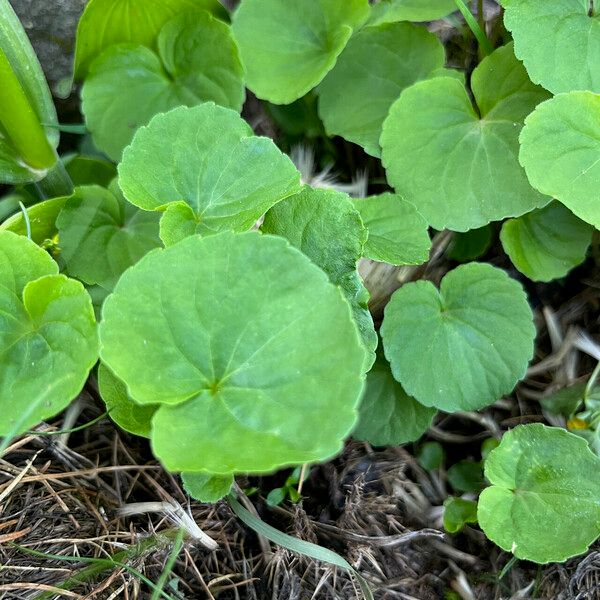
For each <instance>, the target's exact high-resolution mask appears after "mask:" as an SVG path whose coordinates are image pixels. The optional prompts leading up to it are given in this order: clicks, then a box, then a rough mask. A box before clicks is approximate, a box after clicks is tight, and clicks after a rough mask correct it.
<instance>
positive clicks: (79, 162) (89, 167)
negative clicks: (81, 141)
mask: <svg viewBox="0 0 600 600" xmlns="http://www.w3.org/2000/svg"><path fill="white" fill-rule="evenodd" d="M62 161H63V164H64V165H65V169H66V170H67V173H68V174H69V177H70V178H71V181H72V182H73V185H74V186H81V185H101V186H102V187H108V185H109V184H110V182H111V181H112V180H113V179H114V178H115V177H116V176H117V167H116V166H115V165H114V164H112V163H110V162H108V161H107V160H103V159H101V158H97V157H94V156H82V155H79V154H74V155H72V156H69V157H63V159H62Z"/></svg>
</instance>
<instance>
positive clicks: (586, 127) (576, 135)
mask: <svg viewBox="0 0 600 600" xmlns="http://www.w3.org/2000/svg"><path fill="white" fill-rule="evenodd" d="M520 141H521V153H520V155H519V159H520V161H521V164H522V165H523V166H524V167H525V171H527V176H528V177H529V181H530V182H531V185H533V187H535V188H536V189H538V190H540V192H542V193H543V194H548V195H551V196H553V197H554V198H556V199H557V200H560V201H561V202H562V203H563V204H564V205H565V206H566V207H567V208H569V209H570V210H571V211H572V212H573V213H575V214H576V215H577V216H578V217H579V218H580V219H583V220H584V221H586V222H587V223H590V224H591V225H593V226H594V227H596V229H599V228H600V95H596V94H592V93H591V92H571V93H569V94H559V95H558V96H555V97H554V98H552V99H551V100H548V101H547V102H544V103H543V104H540V105H539V106H538V107H537V108H536V109H535V111H534V112H533V113H532V114H531V115H529V117H527V119H526V120H525V127H524V129H523V131H522V132H521V137H520Z"/></svg>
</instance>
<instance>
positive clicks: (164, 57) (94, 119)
mask: <svg viewBox="0 0 600 600" xmlns="http://www.w3.org/2000/svg"><path fill="white" fill-rule="evenodd" d="M206 101H214V102H216V103H217V104H220V105H222V106H227V107H228V108H232V109H235V110H237V111H239V110H241V107H242V103H243V101H244V82H243V71H242V65H241V63H240V60H239V57H238V51H237V47H236V45H235V42H234V40H233V37H232V35H231V31H230V28H229V25H226V24H225V23H223V22H222V21H220V20H219V19H216V18H214V17H213V16H212V15H210V14H209V13H207V12H206V11H202V12H197V13H193V14H192V15H190V14H189V13H188V14H183V15H180V16H178V17H175V19H173V20H171V21H169V22H168V23H166V25H165V26H164V27H163V28H162V29H161V31H160V34H159V36H158V56H157V55H156V54H155V53H154V52H153V51H152V50H150V49H148V48H146V47H144V46H136V45H133V44H119V45H117V46H113V47H111V48H108V49H107V50H105V51H104V52H103V53H102V54H101V56H100V57H98V58H97V59H96V60H94V62H93V63H92V65H91V67H90V72H89V74H88V76H87V77H86V80H85V83H84V84H83V91H82V109H83V113H84V114H85V118H86V123H87V126H88V129H89V130H90V132H91V133H92V136H93V138H94V142H95V143H96V145H97V146H98V148H100V150H102V151H103V152H106V154H108V156H110V157H111V158H112V159H113V160H115V161H118V160H119V159H120V157H121V153H122V152H123V149H124V148H125V146H127V145H128V144H129V143H130V142H131V139H132V138H133V135H134V134H135V132H136V130H137V129H138V128H139V127H140V126H141V125H146V124H147V123H148V121H149V120H150V119H151V118H152V117H153V116H154V115H156V114H158V113H160V112H166V111H168V110H170V109H171V108H175V107H177V106H181V105H184V106H195V105H197V104H201V103H202V102H206Z"/></svg>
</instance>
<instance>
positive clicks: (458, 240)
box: [446, 225, 494, 262]
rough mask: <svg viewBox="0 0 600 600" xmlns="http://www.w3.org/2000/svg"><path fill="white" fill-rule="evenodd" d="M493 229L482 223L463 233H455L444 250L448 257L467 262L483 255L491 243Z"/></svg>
mask: <svg viewBox="0 0 600 600" xmlns="http://www.w3.org/2000/svg"><path fill="white" fill-rule="evenodd" d="M493 239H494V229H493V227H492V226H491V225H484V226H483V227H479V228H478V229H471V230H470V231H466V232H464V233H455V234H454V235H453V236H452V239H451V240H450V243H449V244H448V250H447V251H446V253H447V256H448V258H450V259H451V260H456V261H458V262H469V261H472V260H476V259H478V258H479V257H480V256H483V255H484V254H485V253H486V252H487V251H488V249H489V247H490V246H491V245H492V241H493Z"/></svg>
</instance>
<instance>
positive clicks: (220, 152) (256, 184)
mask: <svg viewBox="0 0 600 600" xmlns="http://www.w3.org/2000/svg"><path fill="white" fill-rule="evenodd" d="M119 185H120V187H121V189H122V190H123V193H124V194H125V197H126V198H127V200H129V202H131V203H132V204H135V205H136V206H139V207H140V208H143V209H144V210H164V209H165V208H166V207H167V206H168V205H169V204H171V203H172V202H181V201H183V202H186V203H187V204H189V205H190V206H191V207H192V209H193V211H194V214H195V215H196V219H197V221H198V224H197V227H196V231H197V232H198V233H210V232H214V231H218V230H222V229H233V230H245V229H250V227H252V225H254V223H255V222H256V220H257V219H259V218H260V217H261V216H262V215H263V214H264V213H265V212H266V211H267V210H268V209H269V208H271V206H273V205H274V204H276V203H277V202H279V201H280V200H281V199H283V198H286V197H287V196H291V195H292V194H295V193H296V192H298V191H299V190H300V188H301V184H300V173H298V171H297V169H296V167H294V165H293V163H292V161H291V160H290V159H289V158H288V157H287V156H285V155H284V154H282V153H281V151H280V150H279V149H278V148H277V146H275V144H274V143H273V142H272V141H271V140H270V139H267V138H264V137H257V136H254V135H252V130H251V129H250V127H249V126H248V124H247V123H246V122H245V121H244V120H243V119H242V118H241V117H240V116H239V115H238V114H237V113H236V112H234V111H233V110H230V109H227V108H223V107H221V106H216V105H215V104H213V103H212V102H207V103H206V104H202V105H201V106H195V107H193V108H186V107H180V108H176V109H174V110H172V111H170V112H168V113H165V114H161V115H157V116H156V117H154V118H153V119H152V121H151V122H150V123H149V125H148V126H147V127H142V128H141V129H140V130H139V131H138V132H137V134H136V136H135V138H134V140H133V143H132V144H131V146H129V147H128V148H127V149H126V150H125V152H124V153H123V162H122V163H121V164H120V165H119Z"/></svg>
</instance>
